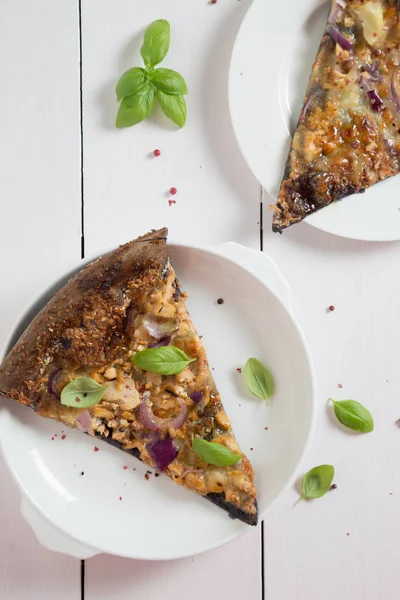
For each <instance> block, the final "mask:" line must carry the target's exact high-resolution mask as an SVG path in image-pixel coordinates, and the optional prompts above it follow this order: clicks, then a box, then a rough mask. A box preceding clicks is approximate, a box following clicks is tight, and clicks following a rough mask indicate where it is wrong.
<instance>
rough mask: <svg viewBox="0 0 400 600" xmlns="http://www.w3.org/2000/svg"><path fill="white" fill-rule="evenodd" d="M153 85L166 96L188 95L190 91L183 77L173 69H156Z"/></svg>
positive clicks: (152, 78)
mask: <svg viewBox="0 0 400 600" xmlns="http://www.w3.org/2000/svg"><path fill="white" fill-rule="evenodd" d="M151 81H152V83H153V84H154V85H155V86H156V88H158V89H159V90H161V91H162V92H164V93H165V94H172V95H173V94H187V93H188V89H187V85H186V82H185V80H184V79H183V77H182V75H180V74H179V73H178V72H177V71H173V70H172V69H156V70H155V71H154V73H153V75H152V77H151Z"/></svg>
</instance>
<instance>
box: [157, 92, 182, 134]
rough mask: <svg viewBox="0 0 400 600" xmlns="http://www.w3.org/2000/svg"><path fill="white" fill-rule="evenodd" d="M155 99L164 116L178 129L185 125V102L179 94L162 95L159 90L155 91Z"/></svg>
mask: <svg viewBox="0 0 400 600" xmlns="http://www.w3.org/2000/svg"><path fill="white" fill-rule="evenodd" d="M157 98H158V101H159V103H160V106H161V108H162V110H163V112H164V114H165V115H166V116H167V117H168V119H171V121H173V122H174V123H175V124H176V125H178V127H181V128H182V127H183V126H184V124H185V123H186V101H185V98H184V97H183V96H182V95H181V94H174V95H173V96H171V95H169V94H164V92H162V91H161V90H158V91H157Z"/></svg>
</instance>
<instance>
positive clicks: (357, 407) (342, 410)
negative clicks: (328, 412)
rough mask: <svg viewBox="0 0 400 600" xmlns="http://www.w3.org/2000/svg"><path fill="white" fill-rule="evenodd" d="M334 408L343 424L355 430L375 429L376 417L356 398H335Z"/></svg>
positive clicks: (367, 431) (368, 430)
mask: <svg viewBox="0 0 400 600" xmlns="http://www.w3.org/2000/svg"><path fill="white" fill-rule="evenodd" d="M329 400H330V401H331V402H333V410H334V412H335V415H336V418H337V420H338V421H340V423H341V424H342V425H344V426H345V427H348V428H349V429H352V430H353V431H361V432H362V433H369V432H370V431H373V430H374V419H373V418H372V415H371V413H370V412H369V410H367V409H366V408H365V406H363V405H362V404H360V403H359V402H356V400H333V398H329Z"/></svg>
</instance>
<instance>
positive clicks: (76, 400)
mask: <svg viewBox="0 0 400 600" xmlns="http://www.w3.org/2000/svg"><path fill="white" fill-rule="evenodd" d="M106 387H107V386H103V385H100V383H97V381H95V380H94V379H92V378H91V377H78V379H74V380H73V381H70V382H69V383H68V384H67V385H66V386H65V387H64V388H63V390H62V392H61V404H64V406H73V407H74V408H90V407H91V406H94V405H95V404H98V403H99V402H100V401H101V399H102V398H103V395H104V392H105V391H106Z"/></svg>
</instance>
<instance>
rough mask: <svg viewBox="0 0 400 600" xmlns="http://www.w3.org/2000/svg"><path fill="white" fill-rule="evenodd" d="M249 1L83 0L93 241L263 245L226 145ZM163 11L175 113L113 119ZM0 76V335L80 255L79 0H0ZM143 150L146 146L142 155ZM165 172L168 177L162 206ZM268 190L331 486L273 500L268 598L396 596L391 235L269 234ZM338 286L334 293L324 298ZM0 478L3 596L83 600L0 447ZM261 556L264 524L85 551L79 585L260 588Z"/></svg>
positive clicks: (190, 591)
mask: <svg viewBox="0 0 400 600" xmlns="http://www.w3.org/2000/svg"><path fill="white" fill-rule="evenodd" d="M249 3H250V0H241V1H239V0H218V1H217V3H216V4H215V5H211V4H209V3H208V2H207V0H191V2H188V1H187V0H173V1H171V2H168V3H166V2H165V1H163V0H146V1H144V0H118V2H116V3H110V2H107V1H106V0H82V31H83V116H84V121H83V123H84V192H85V238H86V255H87V256H90V255H93V254H96V253H98V252H101V251H103V250H104V249H105V248H108V247H112V246H115V245H117V244H119V243H121V242H124V241H127V240H128V239H131V238H132V237H134V236H135V235H137V234H140V233H143V232H144V231H146V230H148V229H150V228H153V227H159V226H162V225H168V226H169V228H170V231H171V239H172V240H176V241H182V242H194V243H198V244H205V245H214V244H219V243H221V242H224V241H227V240H234V241H238V242H241V243H243V244H246V245H249V246H252V247H255V248H257V247H258V242H259V224H258V221H259V200H260V188H259V185H258V184H257V182H256V181H255V180H254V178H253V177H252V175H251V174H250V172H249V170H248V168H247V166H246V165H245V163H244V161H243V159H242V157H241V155H240V152H239V150H238V148H237V145H236V142H235V139H234V137H233V133H232V128H231V125H230V120H229V112H228V104H227V77H228V66H229V58H230V52H231V48H232V44H233V40H234V37H235V34H236V31H237V28H238V26H239V24H240V22H241V19H242V17H243V15H244V13H245V10H246V9H247V7H248V6H249ZM157 18H167V19H168V20H169V21H170V22H171V26H172V44H171V50H170V53H169V55H168V58H167V60H166V61H165V66H169V67H172V68H175V69H177V70H179V71H180V72H182V73H183V74H184V76H185V77H186V79H187V82H188V86H189V91H190V95H189V97H188V108H189V113H188V114H189V118H188V123H187V126H186V127H185V128H184V130H182V131H174V130H173V128H172V127H171V126H169V125H168V124H166V123H165V121H164V119H163V118H162V117H161V116H160V115H159V114H156V115H155V117H154V118H152V119H151V120H150V121H148V122H146V123H143V124H141V125H139V126H137V127H135V128H133V129H128V130H125V131H117V130H116V129H115V128H114V126H113V121H114V117H115V112H116V102H115V98H114V86H115V82H116V80H117V78H118V76H119V75H120V74H121V73H122V72H123V71H124V70H125V69H127V68H129V67H131V66H134V65H136V64H139V63H138V62H137V61H138V60H139V47H140V37H141V34H142V31H143V29H144V27H145V26H146V25H147V24H148V23H150V22H151V21H152V20H154V19H157ZM264 76H267V74H264ZM0 81H1V82H2V93H1V95H0V108H1V110H0V132H1V135H0V158H1V165H2V167H3V168H2V173H1V177H0V197H1V203H2V204H1V205H2V208H3V213H2V250H3V254H4V255H5V256H6V258H7V260H3V261H2V262H1V264H0V274H1V281H2V282H3V285H2V293H1V295H0V315H1V317H0V346H1V347H3V346H4V344H5V343H6V340H7V338H8V335H9V334H10V332H11V330H12V328H13V326H14V323H15V322H16V320H17V319H18V318H19V316H20V314H21V312H22V311H23V310H24V308H25V307H26V306H27V305H29V304H30V303H31V301H32V299H33V298H35V297H36V296H37V295H38V294H39V293H40V292H41V291H43V289H44V288H45V286H46V285H47V284H48V282H49V281H52V280H56V279H57V276H58V273H59V272H60V271H61V272H62V271H63V270H64V269H63V268H62V266H63V265H64V264H70V262H71V261H73V260H74V258H75V257H76V258H78V257H79V256H80V233H81V231H80V130H79V29H78V2H69V1H68V2H67V1H66V0H40V2H36V3H26V2H22V0H14V1H13V2H11V0H3V2H2V3H0ZM155 148H159V149H160V150H161V156H160V157H158V158H154V157H152V156H151V152H152V151H153V150H154V149H155ZM267 167H268V166H267V165H266V168H267ZM171 186H175V187H176V188H177V189H178V194H177V195H176V196H175V198H174V199H176V205H173V206H168V198H169V196H168V190H169V188H170V187H171ZM268 204H269V199H268V197H267V195H265V196H264V229H265V238H264V248H265V250H266V251H267V252H269V253H270V254H271V256H272V257H273V258H274V259H275V260H276V262H277V264H278V265H279V267H280V268H281V270H282V273H283V275H284V276H285V277H286V279H287V280H288V282H289V284H290V286H291V288H292V293H293V308H294V311H295V313H296V316H297V317H298V319H299V321H300V323H301V324H302V326H303V328H304V331H305V334H306V336H307V338H308V340H309V343H310V346H311V350H312V353H313V356H314V360H315V367H316V373H317V377H318V387H319V391H318V399H319V403H320V411H319V415H318V422H317V430H316V435H315V439H314V443H313V446H312V449H311V452H310V453H309V455H308V456H307V457H306V459H305V461H304V465H303V471H304V472H305V471H307V470H308V469H309V468H310V467H312V466H315V465H317V464H321V463H324V462H328V463H332V464H333V465H334V466H335V468H336V477H335V482H336V483H337V486H338V488H337V490H336V491H332V492H330V493H329V494H328V495H327V496H326V497H325V498H323V499H321V500H319V501H314V502H312V503H311V502H310V503H303V504H299V505H297V506H296V507H295V508H293V504H294V503H295V501H296V499H297V498H298V495H297V492H296V491H295V490H294V489H292V490H288V492H287V493H286V494H285V496H284V497H283V499H282V501H281V503H280V505H279V507H277V508H276V509H275V510H274V511H273V512H272V513H270V515H269V516H268V518H267V520H266V523H265V564H264V566H265V597H266V598H268V599H271V600H289V599H290V600H291V599H293V600H294V599H296V600H317V599H318V600H319V599H320V598H321V597H323V598H324V599H325V600H333V599H335V600H336V599H337V598H340V600H354V599H358V598H363V600H376V599H377V598H386V600H395V599H396V598H397V597H398V591H397V590H398V587H399V584H400V575H399V570H398V568H397V560H398V554H399V549H400V548H399V546H400V542H399V539H400V536H399V534H400V520H399V508H398V497H399V496H400V478H399V472H400V453H399V452H398V446H399V441H400V429H399V428H398V427H397V426H396V425H395V421H396V420H397V419H398V418H399V417H400V402H399V393H398V390H399V387H400V372H399V369H398V347H399V341H398V340H399V338H400V335H399V333H400V331H399V330H400V327H399V318H398V298H399V297H400V279H399V278H398V277H397V271H398V264H399V260H400V249H399V246H398V244H386V245H383V244H363V243H359V242H352V241H348V240H342V239H339V238H333V237H330V236H327V235H325V234H322V233H319V232H318V231H316V230H313V229H312V228H310V227H309V226H307V225H299V226H296V227H295V228H293V229H292V230H290V231H287V232H285V233H284V235H283V236H277V235H272V233H270V231H269V227H270V224H269V223H270V217H269V214H268V210H267V205H268ZM399 206H400V204H399ZM330 304H333V305H334V306H335V311H334V312H331V313H328V312H327V307H328V306H329V305H330ZM339 383H340V384H342V385H343V388H342V389H339V388H338V384H339ZM329 396H332V397H334V398H338V399H343V398H355V399H357V400H359V401H361V402H363V403H364V404H365V405H366V406H368V407H369V408H370V409H371V411H372V413H373V415H374V417H375V423H376V430H375V432H374V433H373V434H370V435H367V436H358V435H353V434H352V433H349V432H345V431H343V430H341V429H340V428H338V427H337V425H336V424H335V423H334V422H333V421H332V420H331V417H330V411H329V409H328V408H327V402H326V401H327V398H328V397H329ZM0 477H1V482H2V483H1V486H0V502H1V511H0V527H1V532H2V533H1V536H0V598H1V599H2V600H3V599H4V600H25V598H26V599H28V598H29V599H31V598H33V599H36V598H41V599H43V600H50V599H51V600H53V599H54V598H57V600H58V599H60V600H63V599H64V598H65V599H68V600H69V599H72V600H75V599H78V598H80V597H81V595H80V574H79V566H80V565H79V561H76V560H73V559H69V558H66V557H63V556H61V555H57V554H52V553H50V552H48V551H46V550H43V549H42V548H40V546H39V545H38V543H37V542H36V540H35V539H34V536H33V534H32V533H31V531H30V529H29V527H28V526H27V525H26V524H25V523H24V522H23V520H22V518H21V516H20V512H19V493H18V491H17V489H16V487H15V485H14V484H13V482H12V480H11V477H10V475H9V474H8V473H7V470H6V468H5V466H4V464H3V463H2V462H0ZM133 510H134V507H133ZM260 561H261V547H260V528H258V529H256V530H252V531H251V532H250V533H249V534H248V535H247V536H245V537H243V538H241V539H239V540H237V541H235V542H234V543H232V544H230V545H229V546H226V547H224V548H221V549H219V550H216V551H214V552H211V553H209V554H206V555H202V556H199V557H196V558H194V559H186V560H184V561H176V562H171V563H162V564H156V563H141V562H134V561H129V560H124V559H119V558H116V557H110V556H100V557H96V558H94V559H91V560H89V561H87V562H86V581H85V586H86V587H85V598H88V599H90V600H94V599H95V598H96V600H97V599H99V600H103V599H104V600H105V599H107V600H108V599H109V598H112V599H113V600H122V598H124V599H125V598H126V597H128V596H129V597H130V598H133V599H134V600H136V599H138V600H139V599H140V600H141V599H142V598H149V599H152V598H156V597H158V596H160V595H161V594H162V595H163V597H166V598H172V597H173V598H176V599H177V600H180V599H181V598H182V600H183V599H184V598H185V599H186V598H187V597H188V595H189V596H190V598H193V600H197V599H199V600H200V598H203V597H204V593H205V592H204V586H202V585H201V582H202V581H207V593H209V590H210V589H211V590H212V593H213V595H216V596H218V597H230V598H239V597H240V598H242V597H244V596H246V597H247V598H249V600H261V597H262V590H261V567H260ZM193 582H195V584H194V585H193Z"/></svg>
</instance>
